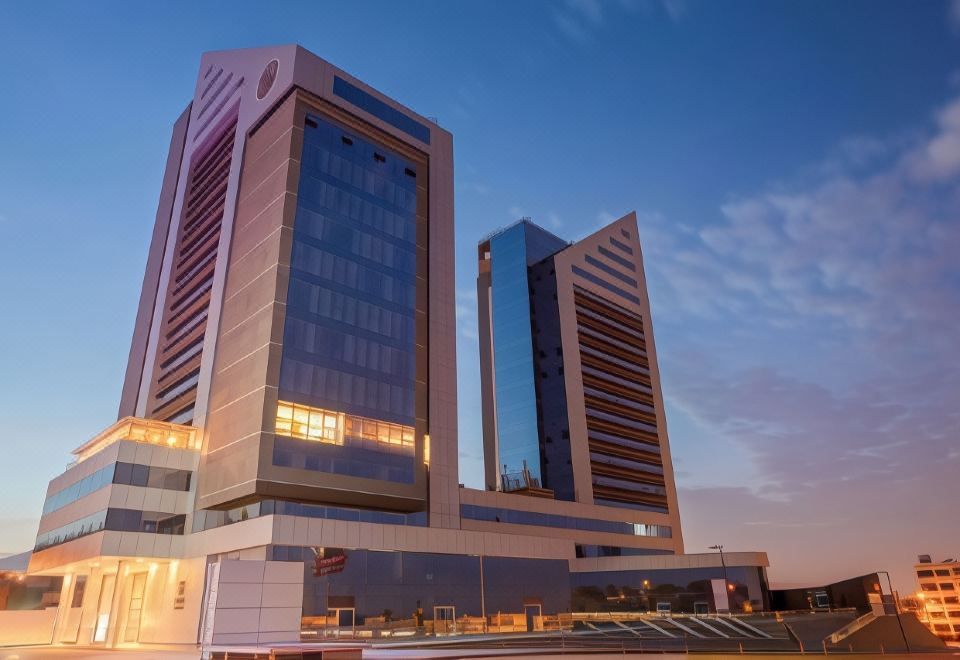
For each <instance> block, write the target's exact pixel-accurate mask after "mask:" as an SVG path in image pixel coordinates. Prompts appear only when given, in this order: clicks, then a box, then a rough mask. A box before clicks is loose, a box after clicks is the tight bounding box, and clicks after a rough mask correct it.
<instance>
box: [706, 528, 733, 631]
mask: <svg viewBox="0 0 960 660" xmlns="http://www.w3.org/2000/svg"><path fill="white" fill-rule="evenodd" d="M708 550H717V551H718V552H719V553H720V565H721V566H723V593H724V594H725V595H726V597H727V614H731V613H732V611H733V610H732V608H731V607H730V580H729V579H728V578H727V562H726V561H724V559H723V546H722V545H721V544H719V543H718V544H716V545H711V546H710V547H709V548H708Z"/></svg>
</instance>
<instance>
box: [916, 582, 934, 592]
mask: <svg viewBox="0 0 960 660" xmlns="http://www.w3.org/2000/svg"><path fill="white" fill-rule="evenodd" d="M920 588H921V589H923V590H924V591H936V590H937V585H935V584H931V583H926V584H921V585H920Z"/></svg>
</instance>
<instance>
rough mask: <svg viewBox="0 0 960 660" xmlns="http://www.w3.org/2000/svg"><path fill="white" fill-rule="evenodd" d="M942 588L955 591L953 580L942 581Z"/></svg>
mask: <svg viewBox="0 0 960 660" xmlns="http://www.w3.org/2000/svg"><path fill="white" fill-rule="evenodd" d="M940 589H941V590H942V591H953V590H954V589H953V582H941V583H940Z"/></svg>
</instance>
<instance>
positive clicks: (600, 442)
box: [477, 213, 682, 552]
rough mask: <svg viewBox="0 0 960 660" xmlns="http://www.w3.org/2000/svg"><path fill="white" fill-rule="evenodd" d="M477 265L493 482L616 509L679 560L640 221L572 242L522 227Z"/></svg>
mask: <svg viewBox="0 0 960 660" xmlns="http://www.w3.org/2000/svg"><path fill="white" fill-rule="evenodd" d="M478 257H479V275H478V279H477V288H478V296H477V299H478V305H479V318H480V358H481V359H480V361H481V372H482V377H481V386H482V397H483V437H484V450H485V467H486V482H487V488H488V489H490V490H500V491H505V492H524V493H530V494H535V495H539V496H541V497H553V498H556V499H558V500H568V501H574V502H582V503H585V504H595V505H602V506H608V507H619V508H622V509H625V511H624V514H623V515H624V516H628V517H630V518H631V520H635V522H638V523H641V522H643V523H652V524H663V525H669V526H670V527H671V528H672V530H673V539H674V542H675V544H676V546H675V548H676V551H677V552H682V543H681V539H680V517H679V513H678V511H677V494H676V486H675V484H674V479H673V466H672V463H671V460H670V444H669V441H668V439H667V428H666V419H665V415H664V410H663V395H662V393H661V390H660V374H659V370H658V368H657V355H656V347H655V344H654V340H653V328H652V325H651V318H650V304H649V301H648V299H647V290H646V284H645V280H644V271H643V259H642V257H641V252H640V243H639V240H638V235H637V222H636V215H635V214H633V213H631V214H629V215H626V216H624V217H623V218H620V219H619V220H617V221H615V222H613V223H611V224H610V225H608V226H606V227H604V228H602V229H600V230H599V231H597V232H595V233H594V234H592V235H590V236H588V237H586V238H584V239H583V240H581V241H578V242H576V243H567V242H566V241H563V240H561V239H560V238H557V237H556V236H554V235H553V234H551V233H550V232H548V231H546V230H544V229H542V228H540V227H538V226H537V225H535V224H533V223H532V222H530V221H529V220H526V219H524V220H522V221H520V222H518V223H516V224H514V225H512V226H510V227H508V228H506V229H503V230H500V231H498V232H496V233H495V234H493V235H492V236H490V237H488V238H486V239H484V240H483V241H481V243H480V245H479V254H478Z"/></svg>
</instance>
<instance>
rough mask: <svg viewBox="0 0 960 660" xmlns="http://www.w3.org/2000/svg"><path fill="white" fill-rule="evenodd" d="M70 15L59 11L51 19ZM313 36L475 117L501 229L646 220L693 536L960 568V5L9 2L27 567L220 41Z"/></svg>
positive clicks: (118, 370) (14, 495)
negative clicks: (186, 111)
mask: <svg viewBox="0 0 960 660" xmlns="http://www.w3.org/2000/svg"><path fill="white" fill-rule="evenodd" d="M41 5H42V6H41ZM290 42H297V43H300V44H301V45H303V46H304V47H305V48H307V49H309V50H311V51H313V52H315V53H317V54H318V55H320V56H321V57H323V58H325V59H327V60H329V61H331V62H333V63H334V64H336V65H337V66H339V67H341V68H343V69H345V70H346V71H349V72H350V73H352V74H353V75H355V76H357V77H359V78H360V79H362V80H364V81H365V82H367V83H369V84H370V85H372V86H373V87H375V88H377V89H379V90H380V91H382V92H384V93H385V94H387V95H389V96H392V97H394V98H396V99H398V100H399V101H401V102H402V103H404V104H406V105H408V106H409V107H411V108H413V109H415V110H417V111H418V112H420V113H421V114H423V115H425V116H429V117H436V118H437V120H438V122H439V123H440V124H441V125H442V126H444V127H445V128H447V129H448V130H450V131H451V132H452V133H453V135H454V150H455V163H456V165H455V167H456V176H455V185H456V257H457V282H456V287H457V322H458V328H457V329H458V342H457V348H458V383H459V391H458V401H459V410H458V414H459V422H460V423H459V435H460V476H461V481H462V482H464V483H465V484H466V485H468V486H474V487H482V483H483V481H482V457H481V454H482V449H481V429H480V412H479V409H480V393H479V389H478V381H479V378H478V373H479V365H478V348H477V327H476V322H477V320H476V290H475V278H476V261H475V246H476V243H477V241H478V240H479V239H480V237H481V236H483V235H484V234H487V233H489V232H490V231H491V230H493V229H495V228H497V227H501V226H504V225H507V224H509V223H511V222H513V221H515V220H517V219H518V218H519V217H521V216H531V217H532V218H533V219H534V221H535V222H538V223H539V224H541V225H543V226H544V227H546V228H548V229H550V230H552V231H554V232H556V233H558V234H560V235H561V236H564V237H566V238H569V239H578V238H581V237H583V236H585V235H587V234H589V233H591V232H592V231H594V230H595V229H597V228H599V227H600V226H602V225H603V224H605V223H606V222H608V221H610V220H613V219H615V218H617V217H620V216H621V215H623V214H625V213H627V212H628V211H630V210H636V211H637V213H638V217H639V225H640V240H641V244H642V246H643V250H644V258H645V266H646V274H647V279H648V285H649V289H650V300H651V306H652V312H653V323H654V327H655V333H656V339H657V349H658V355H659V359H660V369H661V374H662V382H663V389H664V397H665V400H666V408H667V410H666V413H667V423H668V427H669V433H670V442H671V447H672V453H673V458H674V467H675V470H676V476H677V485H678V490H679V499H680V514H681V517H682V521H683V536H684V541H685V546H686V551H687V552H705V551H707V547H708V546H710V545H714V544H716V543H722V544H723V545H724V547H725V548H726V549H727V550H730V551H733V550H765V551H766V552H768V554H769V557H770V561H771V567H770V569H769V575H770V579H771V581H772V582H773V583H774V584H782V585H798V584H802V585H816V584H823V583H826V582H828V581H832V580H835V579H840V578H845V577H849V576H852V575H859V574H862V573H866V572H870V571H874V570H889V571H890V572H891V574H892V575H893V578H894V587H895V588H898V589H901V590H903V591H908V592H909V591H913V590H915V589H916V585H915V583H914V581H913V579H912V577H911V567H912V564H913V563H914V562H915V560H916V555H917V554H920V553H929V554H932V555H933V556H934V559H935V560H939V559H944V558H947V557H958V556H960V512H958V508H957V503H958V502H960V478H958V475H960V368H958V366H960V360H958V349H957V347H958V340H960V3H956V2H955V3H950V2H946V1H944V2H937V1H934V0H926V1H924V2H908V1H906V0H904V1H901V2H893V1H890V0H866V1H864V0H846V1H844V2H830V1H825V0H807V1H800V0H796V1H794V2H784V1H782V0H765V1H757V2H748V1H746V0H727V1H725V2H715V1H709V0H700V1H697V0H604V1H602V2H601V1H598V0H569V1H565V0H558V1H557V2H552V3H547V2H534V1H532V0H524V1H523V2H497V3H490V2H465V1H464V2H455V3H450V2H428V1H426V0H424V1H420V2H411V3H398V2H344V3H326V2H305V3H294V2H287V3H269V4H264V3H262V2H257V3H253V2H230V3H226V2H203V3H187V2H166V3H162V4H160V3H155V4H142V3H106V2H101V3H65V4H55V3H13V2H6V3H0V58H2V61H3V62H4V67H3V68H4V76H3V77H2V84H3V87H4V89H3V92H2V95H0V301H2V302H3V309H4V313H3V315H2V317H0V318H2V322H0V429H2V434H3V435H2V439H0V442H2V446H3V449H4V451H3V464H4V466H5V469H4V470H3V479H2V480H0V553H2V552H16V551H20V550H24V549H26V548H28V547H30V546H31V545H32V542H33V538H34V536H35V533H36V525H37V519H38V518H39V514H40V509H41V506H42V502H43V497H44V492H45V488H46V483H47V481H48V480H49V479H51V478H52V477H54V476H55V475H56V474H58V473H59V472H60V471H62V469H63V467H64V466H65V464H66V463H67V462H68V460H69V458H70V456H69V452H70V450H72V449H73V448H75V447H76V446H78V445H80V444H81V443H82V442H84V441H85V440H86V439H88V438H89V437H91V436H92V435H94V434H95V433H97V432H98V431H99V430H101V429H102V428H104V427H106V426H107V425H109V424H110V423H111V422H112V421H113V420H114V419H115V418H116V411H117V405H118V402H119V395H120V388H121V384H122V378H123V371H124V367H125V362H126V357H127V351H128V350H129V342H130V334H131V331H132V328H133V321H134V316H135V312H136V305H137V301H138V296H139V289H140V284H141V281H142V277H143V268H144V265H145V261H146V252H147V247H148V243H149V237H150V233H151V230H152V224H153V218H154V214H155V212H156V204H157V200H158V196H159V191H160V182H161V177H162V171H163V167H164V159H165V158H166V152H167V145H168V142H169V138H170V129H171V127H172V124H173V122H174V120H175V119H176V117H177V116H178V115H179V113H180V112H181V111H182V109H183V107H184V106H185V105H186V103H187V102H188V100H189V97H190V94H191V92H192V90H193V85H194V81H195V77H196V74H197V68H198V66H199V59H200V54H201V53H202V52H204V51H208V50H219V49H228V48H240V47H251V46H264V45H271V44H281V43H290Z"/></svg>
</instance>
